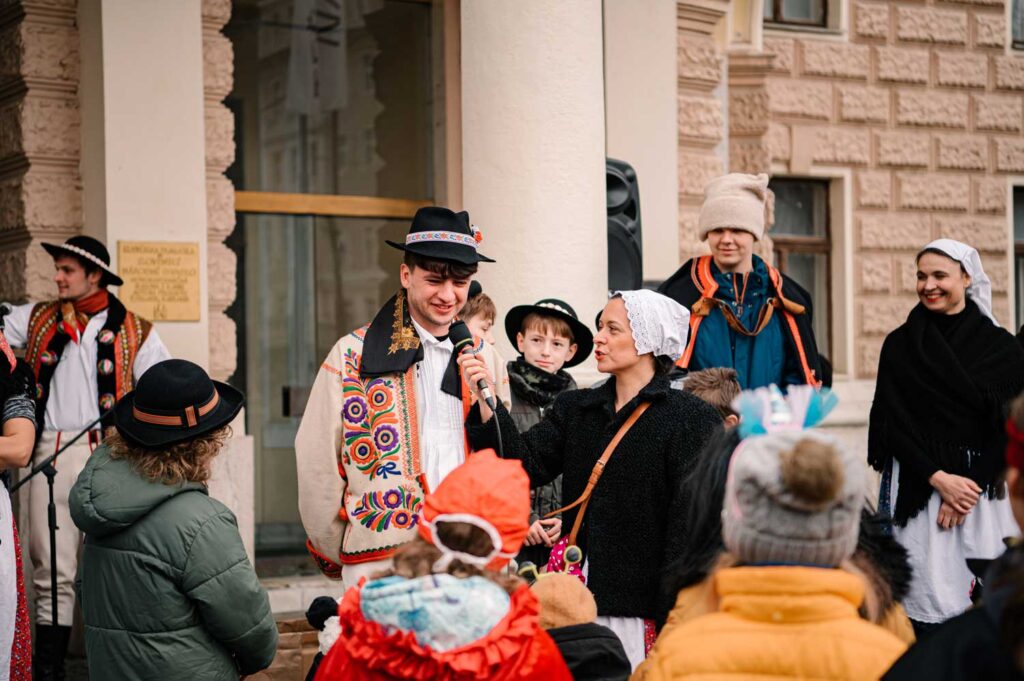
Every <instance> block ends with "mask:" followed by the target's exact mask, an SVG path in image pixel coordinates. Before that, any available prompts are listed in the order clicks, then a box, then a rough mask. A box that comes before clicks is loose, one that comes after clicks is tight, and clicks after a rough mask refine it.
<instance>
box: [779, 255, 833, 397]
mask: <svg viewBox="0 0 1024 681" xmlns="http://www.w3.org/2000/svg"><path fill="white" fill-rule="evenodd" d="M765 265H766V266H767V267H768V276H770V277H771V280H772V286H774V287H775V292H776V293H777V294H778V296H779V300H780V301H781V302H782V310H781V312H782V318H783V319H785V320H786V324H787V325H788V326H789V331H790V333H791V334H792V336H793V343H794V344H795V345H796V353H797V355H798V357H799V359H800V370H801V371H802V372H803V374H804V380H805V381H806V382H807V385H810V386H814V387H815V388H820V387H821V381H820V380H819V379H818V377H817V376H815V375H814V369H812V368H811V365H810V364H808V363H807V353H806V351H804V341H803V338H801V336H800V329H799V328H798V327H797V325H796V317H794V315H798V314H803V313H804V312H805V311H806V310H805V308H804V306H803V305H800V304H799V303H794V302H793V301H791V300H789V299H787V298H786V297H785V295H783V293H782V275H781V274H779V271H778V270H777V269H775V268H774V267H772V266H771V265H769V264H768V263H765Z"/></svg>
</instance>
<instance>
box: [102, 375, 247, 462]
mask: <svg viewBox="0 0 1024 681" xmlns="http://www.w3.org/2000/svg"><path fill="white" fill-rule="evenodd" d="M244 403H245V396H244V395H243V394H242V392H241V391H240V390H238V389H236V388H232V387H231V386H230V385H228V384H227V383H221V382H220V381H214V380H211V379H210V377H209V376H208V375H207V373H206V372H205V371H203V369H202V367H200V366H199V365H197V364H193V363H192V362H189V361H187V360H184V359H167V360H164V361H163V362H160V363H158V364H154V365H153V366H152V367H150V369H149V370H148V371H147V372H146V373H144V374H143V375H142V378H140V379H139V384H138V386H137V387H136V388H135V390H133V391H132V392H130V393H128V394H127V395H125V396H124V397H122V398H121V400H120V401H119V402H118V403H117V406H115V407H114V425H115V426H116V427H117V432H119V433H120V434H121V436H122V437H123V438H125V439H126V440H128V441H130V442H131V443H133V444H135V445H138V446H140V447H146V448H149V449H156V448H160V447H167V446H169V445H173V444H175V443H178V442H183V441H185V440H191V439H193V438H196V437H198V436H200V435H205V434H206V433H210V432H213V431H215V430H217V429H218V428H220V427H222V426H225V425H227V424H229V423H231V421H232V420H233V419H234V418H235V416H236V415H237V414H238V412H239V410H240V409H241V408H242V405H243V404H244Z"/></svg>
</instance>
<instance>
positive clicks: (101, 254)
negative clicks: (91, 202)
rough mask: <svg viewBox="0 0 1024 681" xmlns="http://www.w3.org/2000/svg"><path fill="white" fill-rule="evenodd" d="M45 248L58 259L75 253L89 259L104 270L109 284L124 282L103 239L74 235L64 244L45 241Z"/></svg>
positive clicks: (115, 284)
mask: <svg viewBox="0 0 1024 681" xmlns="http://www.w3.org/2000/svg"><path fill="white" fill-rule="evenodd" d="M43 248H45V249H46V252H47V253H49V254H50V257H52V258H54V259H57V258H59V257H60V256H62V255H73V256H75V257H77V258H81V259H82V260H88V261H89V262H91V263H92V264H94V265H96V266H98V267H99V268H100V269H102V270H103V278H104V280H105V281H104V283H105V284H107V285H109V286H120V285H121V284H123V283H124V281H123V280H122V279H121V277H119V276H117V272H115V271H114V270H112V269H111V268H110V253H109V252H108V251H107V247H106V246H104V245H103V243H102V242H101V241H98V240H97V239H93V238H92V237H91V236H73V237H71V238H70V239H68V240H67V241H65V242H64V243H62V244H48V243H44V244H43Z"/></svg>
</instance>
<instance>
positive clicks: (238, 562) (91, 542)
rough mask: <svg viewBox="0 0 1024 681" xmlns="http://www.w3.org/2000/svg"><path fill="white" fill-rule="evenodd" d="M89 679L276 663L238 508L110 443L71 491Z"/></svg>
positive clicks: (190, 680)
mask: <svg viewBox="0 0 1024 681" xmlns="http://www.w3.org/2000/svg"><path fill="white" fill-rule="evenodd" d="M70 503H71V517H72V518H73V519H74V521H75V524H76V525H77V526H78V527H79V529H81V530H82V531H83V532H85V534H86V539H85V548H84V550H83V553H82V557H81V560H80V562H79V567H78V579H77V580H76V588H77V591H78V597H79V601H80V604H81V606H82V615H83V617H84V620H85V644H86V652H87V655H88V661H89V678H91V679H92V680H93V681H103V680H104V679H118V680H119V681H120V680H123V679H139V680H142V679H147V680H149V679H161V680H162V681H178V680H181V681H198V680H199V679H202V680H203V681H206V680H210V681H220V680H222V679H238V677H239V674H252V673H254V672H257V671H259V670H261V669H264V668H266V667H267V666H269V665H270V662H271V660H273V658H274V654H275V651H276V648H277V627H276V625H275V623H274V617H273V615H272V614H271V612H270V602H269V600H268V599H267V593H266V591H264V590H263V587H261V586H260V583H259V580H258V579H257V578H256V572H255V570H253V567H252V564H251V563H250V562H249V559H248V557H247V556H246V553H245V548H244V546H243V545H242V538H241V536H240V535H239V534H238V525H237V523H236V521H235V516H234V515H233V514H232V513H231V511H229V510H228V509H227V507H226V506H224V504H222V503H220V502H219V501H217V500H216V499H211V498H210V497H209V496H208V495H207V492H206V487H205V486H204V485H202V484H199V483H186V484H182V485H175V486H170V485H164V484H160V483H155V482H150V481H148V480H146V479H145V478H143V477H142V476H140V475H139V474H138V473H136V472H135V471H134V470H133V469H132V467H131V466H130V464H128V463H127V462H125V461H123V460H119V459H112V458H111V457H110V451H109V450H108V449H107V448H106V447H99V448H98V449H97V450H96V451H95V452H94V453H93V455H92V456H91V457H90V458H89V461H88V463H87V464H86V466H85V469H84V470H83V471H82V474H81V475H80V476H79V477H78V482H76V483H75V486H74V487H73V488H72V490H71V500H70Z"/></svg>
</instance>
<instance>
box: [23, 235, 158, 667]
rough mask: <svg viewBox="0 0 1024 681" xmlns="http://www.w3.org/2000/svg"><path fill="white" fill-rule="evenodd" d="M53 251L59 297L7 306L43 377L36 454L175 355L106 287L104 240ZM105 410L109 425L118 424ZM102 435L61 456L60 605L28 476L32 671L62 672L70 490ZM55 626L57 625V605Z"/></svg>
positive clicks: (72, 553) (78, 241)
mask: <svg viewBox="0 0 1024 681" xmlns="http://www.w3.org/2000/svg"><path fill="white" fill-rule="evenodd" d="M43 248H45V249H46V252H47V253H49V254H50V255H51V256H52V257H53V263H54V266H55V268H56V274H55V275H54V277H53V280H54V282H55V283H56V284H57V292H58V298H57V300H51V301H46V302H42V303H29V304H27V305H19V306H16V307H14V309H13V310H12V311H11V313H10V314H9V315H7V320H6V321H7V325H6V333H7V339H8V340H9V341H10V344H11V345H12V346H14V347H24V348H25V360H26V361H27V362H28V364H29V366H31V368H32V370H33V372H34V373H35V379H36V422H37V423H38V424H39V425H40V428H41V435H40V437H39V441H38V443H37V445H36V450H35V455H34V456H35V458H34V462H35V461H39V460H41V459H43V458H46V457H47V456H50V455H51V454H53V453H54V452H55V451H56V450H57V449H58V448H59V447H60V446H61V444H62V441H63V442H67V441H68V440H69V439H71V438H73V437H74V436H75V435H76V434H77V433H78V432H80V431H81V430H82V429H84V428H85V427H86V426H88V425H89V424H90V423H92V422H93V421H94V420H96V419H97V418H99V417H100V415H101V414H103V413H104V412H106V411H108V410H109V409H110V408H111V407H113V406H114V403H115V402H117V400H119V399H121V397H122V396H123V395H124V394H125V393H127V392H130V391H131V390H133V389H134V387H135V382H136V381H138V379H139V378H140V377H141V376H142V374H144V373H145V372H146V370H147V369H149V367H151V366H153V365H154V364H156V363H157V362H161V361H163V360H165V359H168V358H170V354H169V353H168V352H167V348H166V347H164V344H163V342H162V341H161V340H160V337H159V336H158V335H157V332H156V330H155V329H154V328H153V325H152V324H151V323H150V322H148V321H146V320H145V319H143V318H141V317H139V316H138V315H136V314H135V313H133V312H129V311H128V310H126V309H125V307H124V305H123V304H122V303H121V301H119V300H118V299H117V298H116V297H115V296H114V295H113V294H112V293H110V292H109V291H108V290H107V287H108V286H120V285H121V284H122V283H123V282H122V281H121V278H120V277H119V276H117V274H116V273H115V272H114V271H113V270H112V269H111V267H110V255H109V254H108V253H107V249H106V247H105V246H104V245H103V244H102V243H100V242H99V241H97V240H96V239H93V238H91V237H87V236H76V237H72V238H70V239H68V240H67V241H65V242H64V243H62V244H46V243H44V244H43ZM112 425H113V422H112V417H110V416H108V417H106V418H105V419H104V420H103V422H102V426H103V427H104V428H106V427H109V426H112ZM102 439H103V434H102V430H101V428H100V426H96V427H95V428H94V429H93V430H91V431H90V432H89V433H88V435H86V436H83V437H82V438H81V439H80V440H78V442H76V443H75V444H73V445H71V447H69V448H68V449H67V450H65V451H64V453H63V454H61V455H60V456H59V457H58V459H57V461H56V462H55V467H56V469H57V475H56V477H55V478H54V496H55V501H56V506H57V527H58V529H57V541H56V545H55V551H56V554H57V599H58V600H57V604H56V606H55V605H54V603H53V602H52V599H51V596H50V543H49V535H48V532H47V513H46V507H47V502H48V498H47V491H46V479H45V478H44V477H43V476H42V475H37V476H36V477H35V478H33V479H32V481H31V482H30V483H29V493H30V496H29V500H30V501H29V528H30V533H31V535H30V543H29V555H30V556H31V558H32V581H33V583H34V585H35V594H36V638H35V661H34V665H33V667H34V676H35V678H37V679H50V678H63V665H64V654H65V652H66V650H67V643H68V637H69V635H70V633H71V623H72V617H73V613H74V605H75V592H74V579H75V572H76V570H77V568H78V552H79V548H80V546H81V542H82V535H81V532H79V530H78V528H76V527H75V524H74V523H73V522H72V521H71V515H70V511H69V509H68V494H69V492H70V490H71V487H72V485H74V484H75V480H77V479H78V474H79V473H80V472H81V471H82V468H83V467H84V466H85V462H86V460H87V459H88V458H89V455H90V454H91V453H92V450H93V449H95V448H96V446H97V445H98V444H99V443H100V441H101V440H102ZM55 607H56V609H57V626H54V608H55Z"/></svg>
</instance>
